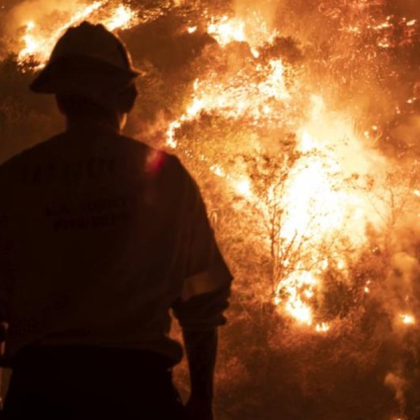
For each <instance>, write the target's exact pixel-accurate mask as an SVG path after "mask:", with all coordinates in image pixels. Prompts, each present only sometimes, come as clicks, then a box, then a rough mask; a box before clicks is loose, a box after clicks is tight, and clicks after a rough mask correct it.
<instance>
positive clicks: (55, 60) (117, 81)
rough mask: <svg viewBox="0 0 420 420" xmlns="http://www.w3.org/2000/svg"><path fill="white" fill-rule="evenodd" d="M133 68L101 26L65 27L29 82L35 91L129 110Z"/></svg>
mask: <svg viewBox="0 0 420 420" xmlns="http://www.w3.org/2000/svg"><path fill="white" fill-rule="evenodd" d="M138 75H139V73H138V72H137V71H136V70H135V69H134V67H133V65H132V60H131V57H130V54H129V52H128V51H127V49H126V48H125V46H124V44H123V43H122V42H121V40H120V39H119V38H118V37H117V36H116V35H114V34H113V33H112V32H110V31H108V30H107V29H106V28H105V27H104V26H103V25H93V24H91V23H89V22H83V23H82V24H80V25H79V26H77V27H73V28H69V29H68V30H67V31H66V33H65V34H64V35H63V36H62V37H61V38H60V39H59V40H58V42H57V44H56V45H55V47H54V49H53V51H52V53H51V57H50V59H49V61H48V64H47V65H46V66H45V68H44V69H43V70H42V71H41V72H40V73H39V74H38V76H37V78H36V79H35V80H34V81H33V82H32V84H31V85H30V88H31V90H32V91H34V92H37V93H49V94H57V95H77V96H84V97H86V98H88V99H89V100H90V101H92V102H94V103H97V104H99V105H102V106H104V107H106V108H109V109H116V110H118V111H122V112H128V111H130V110H131V108H132V106H133V104H134V100H135V98H136V96H137V90H136V87H135V79H136V77H137V76H138Z"/></svg>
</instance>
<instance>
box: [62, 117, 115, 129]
mask: <svg viewBox="0 0 420 420" xmlns="http://www.w3.org/2000/svg"><path fill="white" fill-rule="evenodd" d="M66 126H67V130H74V129H77V128H81V127H92V128H95V127H97V128H101V129H104V130H106V131H112V132H115V133H121V126H120V122H119V120H118V118H92V117H77V118H67V119H66Z"/></svg>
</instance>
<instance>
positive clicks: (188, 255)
mask: <svg viewBox="0 0 420 420" xmlns="http://www.w3.org/2000/svg"><path fill="white" fill-rule="evenodd" d="M185 189H186V191H185V195H184V197H185V198H184V200H185V203H184V206H183V211H182V213H183V214H182V217H181V218H180V220H182V235H181V238H182V243H181V248H182V249H183V252H181V253H180V254H179V255H180V258H181V260H182V261H181V264H180V265H179V266H180V267H182V274H181V276H182V292H181V295H180V297H179V299H177V301H176V302H175V303H174V305H173V310H174V314H175V316H176V317H177V318H178V320H179V322H180V324H181V327H182V328H183V329H185V330H200V331H201V330H207V329H212V328H214V327H216V326H218V325H223V324H224V323H225V318H224V316H223V312H224V310H225V309H226V308H227V307H228V298H229V295H230V289H231V282H232V279H233V277H232V275H231V273H230V271H229V269H228V267H227V265H226V263H225V261H224V259H223V257H222V254H221V253H220V250H219V247H218V245H217V242H216V239H215V236H214V232H213V229H212V228H211V226H210V222H209V220H208V217H207V211H206V206H205V204H204V202H203V199H202V197H201V194H200V191H199V188H198V186H197V184H196V183H195V182H194V180H193V179H192V178H191V177H190V176H189V175H188V174H187V180H186V185H185Z"/></svg>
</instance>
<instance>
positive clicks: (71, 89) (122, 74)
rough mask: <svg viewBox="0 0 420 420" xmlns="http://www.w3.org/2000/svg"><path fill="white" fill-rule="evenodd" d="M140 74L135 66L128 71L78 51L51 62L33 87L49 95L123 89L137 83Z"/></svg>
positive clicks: (33, 89)
mask: <svg viewBox="0 0 420 420" xmlns="http://www.w3.org/2000/svg"><path fill="white" fill-rule="evenodd" d="M138 75H139V72H138V71H136V70H135V69H129V70H124V69H121V68H119V67H116V66H113V65H112V64H109V63H107V62H105V61H103V60H100V59H96V58H95V57H89V56H85V55H77V54H74V55H68V56H65V57H61V58H59V59H57V60H54V61H52V62H50V63H48V64H47V65H46V67H45V68H44V69H43V70H41V72H40V73H39V74H38V76H37V77H36V78H35V80H34V81H33V82H32V83H31V85H30V89H31V90H32V91H33V92H36V93H47V94H83V93H84V92H86V93H89V92H91V91H92V90H93V91H104V90H105V91H115V90H117V91H121V90H123V89H124V88H126V87H128V86H130V85H131V84H133V83H134V79H135V78H136V77H137V76H138Z"/></svg>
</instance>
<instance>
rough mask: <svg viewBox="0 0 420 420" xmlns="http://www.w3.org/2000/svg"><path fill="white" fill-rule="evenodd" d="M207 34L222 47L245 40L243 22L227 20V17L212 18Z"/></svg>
mask: <svg viewBox="0 0 420 420" xmlns="http://www.w3.org/2000/svg"><path fill="white" fill-rule="evenodd" d="M207 32H208V33H209V34H210V35H212V36H213V37H214V38H215V39H216V41H217V42H218V43H219V44H220V45H221V46H222V47H224V46H226V45H227V44H229V43H230V42H233V41H237V42H244V41H246V39H247V37H246V36H245V22H244V21H242V20H241V19H229V17H228V16H223V17H222V18H221V19H216V18H212V20H211V23H210V24H209V26H208V28H207Z"/></svg>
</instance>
